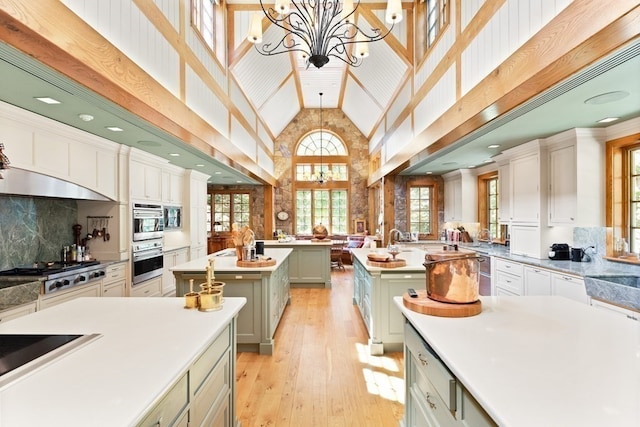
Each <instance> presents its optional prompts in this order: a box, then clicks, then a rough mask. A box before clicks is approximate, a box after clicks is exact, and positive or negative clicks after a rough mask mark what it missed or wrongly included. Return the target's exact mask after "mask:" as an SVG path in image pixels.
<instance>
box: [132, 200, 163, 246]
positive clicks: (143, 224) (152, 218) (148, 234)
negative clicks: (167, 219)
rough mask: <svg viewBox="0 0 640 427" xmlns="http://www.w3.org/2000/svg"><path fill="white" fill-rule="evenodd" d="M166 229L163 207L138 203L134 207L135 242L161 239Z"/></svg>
mask: <svg viewBox="0 0 640 427" xmlns="http://www.w3.org/2000/svg"><path fill="white" fill-rule="evenodd" d="M163 228H164V218H163V215H162V206H160V205H144V204H138V203H136V204H135V205H134V206H133V241H134V242H139V241H141V240H149V239H161V238H162V231H163Z"/></svg>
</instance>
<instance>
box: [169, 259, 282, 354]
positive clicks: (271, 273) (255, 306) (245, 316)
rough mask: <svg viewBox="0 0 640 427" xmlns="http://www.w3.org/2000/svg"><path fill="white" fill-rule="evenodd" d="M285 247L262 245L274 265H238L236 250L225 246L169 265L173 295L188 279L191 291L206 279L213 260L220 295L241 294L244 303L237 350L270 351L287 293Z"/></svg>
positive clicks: (185, 286)
mask: <svg viewBox="0 0 640 427" xmlns="http://www.w3.org/2000/svg"><path fill="white" fill-rule="evenodd" d="M291 252H292V250H291V249H287V248H265V256H266V257H269V258H271V259H272V260H274V261H275V263H274V265H269V266H261V265H260V264H258V263H256V266H255V267H238V266H237V265H236V261H237V258H236V250H235V249H226V250H223V251H219V252H216V253H214V254H211V255H208V256H206V257H202V258H198V259H195V260H192V261H189V262H186V263H184V264H180V265H176V266H175V267H172V268H171V271H172V272H173V275H174V277H175V278H176V295H178V296H183V295H184V294H186V293H187V292H189V281H190V280H191V279H194V291H196V292H197V291H199V290H200V284H201V283H204V282H205V280H206V275H205V268H206V266H207V265H208V263H209V260H210V259H213V260H214V264H213V268H214V276H215V281H220V282H224V283H225V286H224V288H223V295H224V297H225V298H226V297H228V296H229V297H243V298H245V299H246V300H247V304H246V305H245V306H244V307H243V308H242V310H240V313H239V315H238V330H237V335H238V350H239V351H257V352H259V353H260V354H272V353H273V346H274V345H275V344H274V340H273V336H274V334H275V332H276V328H277V327H278V324H279V323H280V318H281V317H282V314H283V313H284V309H285V307H286V305H287V304H288V303H289V302H290V296H289V277H288V275H287V273H288V271H289V256H290V255H291Z"/></svg>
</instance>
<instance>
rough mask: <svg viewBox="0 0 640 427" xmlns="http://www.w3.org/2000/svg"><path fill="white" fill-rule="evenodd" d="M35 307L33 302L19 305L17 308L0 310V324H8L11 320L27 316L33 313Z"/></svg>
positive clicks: (35, 302) (35, 303) (35, 304)
mask: <svg viewBox="0 0 640 427" xmlns="http://www.w3.org/2000/svg"><path fill="white" fill-rule="evenodd" d="M37 305H38V304H37V301H33V302H28V303H26V304H22V305H19V306H17V307H12V308H9V309H6V310H2V311H0V323H2V322H8V321H9V320H11V319H17V318H18V317H22V316H26V315H27V314H31V313H35V312H36V308H37Z"/></svg>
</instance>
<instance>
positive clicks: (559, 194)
mask: <svg viewBox="0 0 640 427" xmlns="http://www.w3.org/2000/svg"><path fill="white" fill-rule="evenodd" d="M605 139H606V138H605V132H604V130H603V129H570V130H568V131H565V132H562V133H560V134H557V135H554V136H552V137H549V138H547V139H546V143H547V144H548V158H549V207H548V211H549V225H564V226H580V227H589V226H600V225H601V224H602V223H603V222H604V210H603V207H604V206H605V199H604V194H605V189H604V181H603V180H602V178H601V177H602V176H604V164H605V163H604V146H605Z"/></svg>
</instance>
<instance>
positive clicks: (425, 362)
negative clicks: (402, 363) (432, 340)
mask: <svg viewBox="0 0 640 427" xmlns="http://www.w3.org/2000/svg"><path fill="white" fill-rule="evenodd" d="M418 360H419V361H420V363H421V364H422V366H427V365H428V364H429V362H428V361H427V359H425V357H424V356H423V355H422V353H418Z"/></svg>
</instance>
